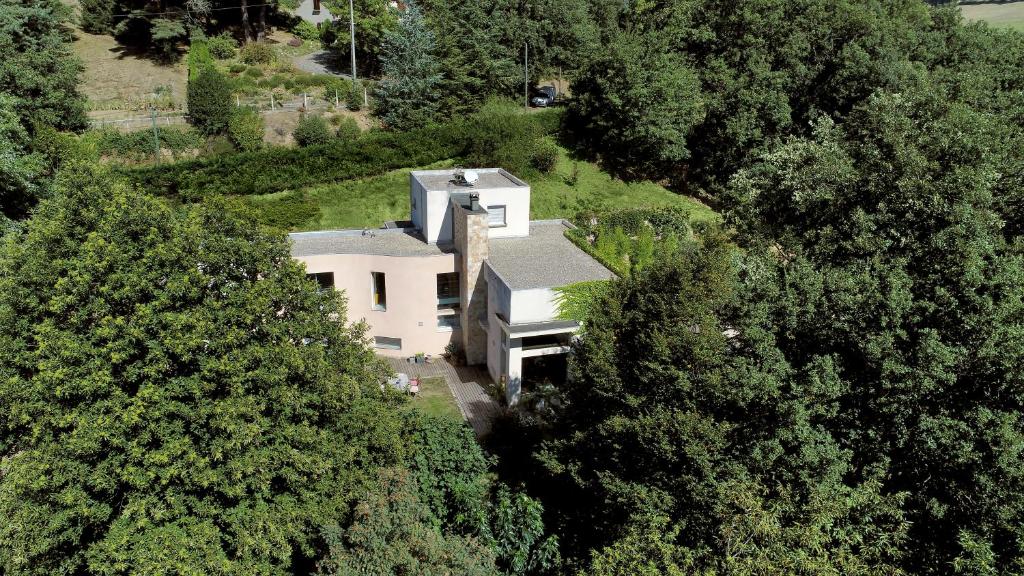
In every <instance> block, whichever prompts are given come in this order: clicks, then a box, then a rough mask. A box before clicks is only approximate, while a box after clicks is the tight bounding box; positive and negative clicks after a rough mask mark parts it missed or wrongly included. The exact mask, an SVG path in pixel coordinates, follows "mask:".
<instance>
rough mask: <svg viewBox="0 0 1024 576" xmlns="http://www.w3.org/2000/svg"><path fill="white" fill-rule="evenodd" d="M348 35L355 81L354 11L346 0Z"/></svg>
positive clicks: (350, 3)
mask: <svg viewBox="0 0 1024 576" xmlns="http://www.w3.org/2000/svg"><path fill="white" fill-rule="evenodd" d="M348 35H349V39H350V40H351V41H352V81H353V82H355V81H356V12H355V10H354V9H353V8H352V0H348Z"/></svg>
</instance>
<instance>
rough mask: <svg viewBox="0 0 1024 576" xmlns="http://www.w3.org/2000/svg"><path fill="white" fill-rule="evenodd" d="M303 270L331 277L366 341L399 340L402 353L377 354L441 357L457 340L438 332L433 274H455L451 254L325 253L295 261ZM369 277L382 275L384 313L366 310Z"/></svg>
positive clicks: (453, 334)
mask: <svg viewBox="0 0 1024 576" xmlns="http://www.w3.org/2000/svg"><path fill="white" fill-rule="evenodd" d="M296 259H297V260H299V261H301V262H304V263H305V264H306V271H307V272H309V273H310V274H312V273H315V272H333V273H334V286H335V288H337V289H338V290H341V291H344V293H345V297H346V298H347V300H348V321H349V322H358V321H359V320H365V321H366V323H367V324H369V326H370V336H371V337H372V336H387V337H391V338H401V339H402V349H401V350H387V349H378V350H377V352H379V353H380V354H383V355H387V356H411V355H413V354H416V353H417V352H423V353H426V354H441V353H442V352H444V348H445V346H447V345H448V343H449V342H451V341H452V340H453V338H454V339H455V340H456V341H458V340H459V337H460V333H459V331H458V330H455V331H451V330H449V331H439V330H438V328H437V275H438V274H441V273H444V272H455V271H456V256H455V255H454V254H439V255H436V256H377V255H367V254H325V255H317V256H302V257H298V258H296ZM370 272H383V273H384V277H385V283H386V285H387V289H386V297H387V310H374V309H373V307H372V306H371V297H372V296H371V281H370Z"/></svg>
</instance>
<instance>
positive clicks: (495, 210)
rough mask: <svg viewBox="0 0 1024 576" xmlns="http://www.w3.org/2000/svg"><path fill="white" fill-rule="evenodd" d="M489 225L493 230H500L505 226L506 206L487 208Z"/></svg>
mask: <svg viewBox="0 0 1024 576" xmlns="http://www.w3.org/2000/svg"><path fill="white" fill-rule="evenodd" d="M487 225H488V226H490V227H491V228H500V227H502V226H504V225H505V206H488V207H487Z"/></svg>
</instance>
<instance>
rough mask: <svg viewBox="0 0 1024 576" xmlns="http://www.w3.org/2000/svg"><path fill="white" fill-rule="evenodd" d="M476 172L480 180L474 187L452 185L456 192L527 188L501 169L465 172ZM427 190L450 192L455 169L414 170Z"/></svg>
mask: <svg viewBox="0 0 1024 576" xmlns="http://www.w3.org/2000/svg"><path fill="white" fill-rule="evenodd" d="M469 170H472V171H473V172H476V173H477V175H478V176H480V179H479V180H478V181H477V182H476V184H474V185H473V186H456V185H454V184H453V185H452V191H454V192H469V191H470V190H486V189H487V188H518V187H523V188H525V187H526V184H525V183H524V182H523V181H522V180H520V179H518V178H516V177H515V176H513V175H511V174H509V173H508V172H505V171H504V170H502V169H501V168H466V169H465V170H463V171H464V172H465V171H469ZM410 174H412V177H413V178H414V179H416V181H418V182H419V183H420V185H422V186H423V188H425V189H426V190H448V185H449V184H451V183H452V182H453V181H454V179H455V169H454V168H448V169H445V170H413V171H412V172H410Z"/></svg>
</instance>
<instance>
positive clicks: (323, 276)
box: [306, 272, 334, 291]
mask: <svg viewBox="0 0 1024 576" xmlns="http://www.w3.org/2000/svg"><path fill="white" fill-rule="evenodd" d="M306 278H309V279H310V280H314V281H316V283H317V285H318V286H319V287H320V290H321V291H324V290H331V289H333V288H334V272H314V273H312V274H306Z"/></svg>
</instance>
